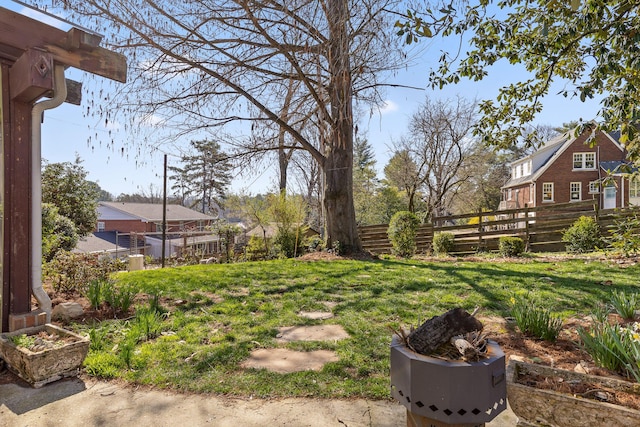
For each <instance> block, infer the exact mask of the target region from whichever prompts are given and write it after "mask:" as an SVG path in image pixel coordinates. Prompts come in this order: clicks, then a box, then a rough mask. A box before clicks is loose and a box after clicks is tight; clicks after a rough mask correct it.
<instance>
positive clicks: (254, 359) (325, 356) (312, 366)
mask: <svg viewBox="0 0 640 427" xmlns="http://www.w3.org/2000/svg"><path fill="white" fill-rule="evenodd" d="M338 360H339V359H338V356H337V355H336V354H335V353H334V352H333V351H329V350H316V351H293V350H287V349H285V348H272V349H258V350H254V351H252V352H251V356H250V357H249V359H247V360H245V361H244V362H242V364H241V366H242V367H243V368H256V369H261V368H264V369H268V370H269V371H272V372H277V373H280V374H286V373H289V372H299V371H309V370H311V371H319V370H321V369H322V367H323V366H324V364H325V363H328V362H337V361H338Z"/></svg>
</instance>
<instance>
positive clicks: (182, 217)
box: [98, 202, 217, 222]
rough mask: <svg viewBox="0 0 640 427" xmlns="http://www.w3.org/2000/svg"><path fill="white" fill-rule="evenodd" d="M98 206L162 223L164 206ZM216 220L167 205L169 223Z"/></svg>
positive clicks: (200, 213) (113, 204)
mask: <svg viewBox="0 0 640 427" xmlns="http://www.w3.org/2000/svg"><path fill="white" fill-rule="evenodd" d="M98 205H99V206H104V207H107V208H111V209H115V210H117V211H120V212H123V213H125V214H128V215H132V216H134V217H136V218H139V219H140V220H142V221H144V222H162V208H163V205H161V204H159V203H158V204H154V203H124V202H99V203H98ZM215 219H217V218H216V217H213V216H211V215H207V214H203V213H202V212H198V211H194V210H193V209H189V208H185V207H184V206H181V205H175V204H168V205H167V221H212V220H215Z"/></svg>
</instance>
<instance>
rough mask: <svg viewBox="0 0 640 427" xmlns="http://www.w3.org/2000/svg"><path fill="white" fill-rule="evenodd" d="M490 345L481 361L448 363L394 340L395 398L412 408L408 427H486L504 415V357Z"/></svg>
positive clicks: (392, 392)
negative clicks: (497, 417)
mask: <svg viewBox="0 0 640 427" xmlns="http://www.w3.org/2000/svg"><path fill="white" fill-rule="evenodd" d="M487 346H488V347H487V357H485V358H482V359H479V360H478V361H477V362H465V361H463V360H445V359H440V358H435V357H430V356H423V355H421V354H418V353H416V352H414V351H412V350H410V349H409V348H408V347H407V346H406V345H405V344H404V343H403V342H402V340H401V339H400V338H399V337H398V336H394V337H393V340H392V342H391V394H392V396H393V397H394V398H395V399H396V400H398V401H399V402H400V403H401V404H402V405H404V406H405V407H406V408H407V425H408V426H422V425H428V426H433V427H439V426H447V425H449V426H450V425H456V426H483V425H484V423H486V422H489V421H491V420H492V419H494V418H495V417H496V416H497V415H498V414H499V413H501V412H502V411H504V410H505V409H506V407H507V382H506V380H505V357H504V353H503V352H502V350H501V349H500V346H498V344H497V343H495V342H493V341H488V343H487ZM425 419H426V420H425ZM417 420H419V421H417Z"/></svg>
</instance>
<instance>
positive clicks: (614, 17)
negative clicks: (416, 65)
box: [404, 0, 640, 160]
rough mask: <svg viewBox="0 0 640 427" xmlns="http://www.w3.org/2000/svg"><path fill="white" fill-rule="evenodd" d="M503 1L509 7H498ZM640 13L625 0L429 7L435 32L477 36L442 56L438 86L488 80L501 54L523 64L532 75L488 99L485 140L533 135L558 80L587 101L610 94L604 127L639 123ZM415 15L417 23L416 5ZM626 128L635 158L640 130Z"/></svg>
mask: <svg viewBox="0 0 640 427" xmlns="http://www.w3.org/2000/svg"><path fill="white" fill-rule="evenodd" d="M496 6H497V7H498V8H500V9H503V11H501V12H500V13H496ZM639 12H640V4H638V3H637V2H627V1H624V0H616V1H604V0H593V1H589V2H584V1H580V0H572V1H571V2H562V1H550V2H525V1H523V0H505V1H500V2H497V3H496V2H492V1H488V0H487V1H481V2H479V3H478V4H475V5H473V6H467V7H466V8H465V9H460V10H455V9H453V8H452V7H448V8H445V9H444V10H440V11H437V12H436V13H433V14H432V13H430V11H425V12H424V16H427V17H429V19H430V22H431V23H432V25H431V28H433V29H437V31H434V32H433V33H434V35H442V36H445V37H446V36H454V37H462V36H463V35H468V36H470V38H469V39H468V44H469V47H470V48H469V49H468V51H467V52H466V54H464V55H463V56H462V57H460V58H458V57H457V54H458V53H461V52H446V53H444V54H443V55H442V56H441V57H440V59H439V64H438V66H437V68H436V69H434V70H433V71H432V72H431V74H430V82H431V86H432V87H434V88H435V87H438V88H442V87H444V86H445V85H448V84H455V83H457V82H458V81H459V80H460V79H461V78H468V79H470V80H475V81H477V80H480V79H482V78H483V77H484V76H485V75H486V74H487V72H489V68H490V67H491V65H493V64H495V63H496V62H498V61H499V60H501V59H506V60H507V61H508V62H509V63H510V64H514V65H517V64H520V65H522V66H523V67H524V68H525V69H526V70H527V71H528V72H529V73H530V74H528V75H525V77H524V80H523V81H521V82H519V83H517V84H512V85H509V86H505V87H503V88H502V89H501V90H500V92H499V94H498V96H497V99H496V100H495V101H486V103H484V106H485V108H484V110H483V117H482V119H481V121H480V122H479V123H478V126H477V127H476V129H475V134H476V135H478V136H479V137H481V139H483V140H486V141H491V142H492V144H495V145H498V146H502V147H505V146H510V145H513V144H514V143H516V142H517V140H518V139H519V138H521V137H522V136H523V135H524V134H526V129H525V128H526V126H527V125H528V124H529V122H530V121H531V120H533V119H534V118H535V116H536V114H537V113H539V112H540V110H541V108H542V106H541V105H540V100H541V98H543V97H544V96H546V95H549V89H550V87H551V84H552V83H553V82H554V81H556V80H558V79H565V80H567V81H568V82H567V84H566V89H564V90H563V91H562V92H561V94H562V95H564V96H569V95H575V96H576V99H579V100H580V101H581V102H585V101H587V100H589V99H592V98H595V97H598V96H604V101H603V108H602V110H601V111H600V114H599V115H600V116H602V118H603V119H604V120H605V123H603V124H602V126H603V130H618V129H620V128H621V127H623V126H624V127H626V129H635V128H636V126H635V125H637V124H638V116H639V114H638V108H637V107H636V102H635V100H637V99H640V64H639V62H640V60H638V58H639V57H640V43H638V40H639V39H640V31H638V30H637V29H638V28H640V13H639ZM421 16H423V15H421ZM424 16H423V21H424V19H425V18H424ZM409 20H410V21H411V22H412V23H416V13H415V11H414V13H413V14H411V15H409ZM435 23H437V25H436V24H435ZM404 25H405V26H406V27H407V28H412V27H411V25H409V24H407V23H405V24H404ZM413 34H414V35H416V34H417V33H415V32H413ZM466 41H467V39H466V38H465V42H466ZM451 58H457V59H455V60H454V59H451ZM586 119H592V118H586ZM623 135H625V136H624V137H623V139H622V141H623V142H624V144H625V146H626V148H627V149H628V151H629V155H630V158H631V159H632V160H638V159H640V147H639V146H640V137H639V136H638V135H637V133H636V132H634V131H629V132H623Z"/></svg>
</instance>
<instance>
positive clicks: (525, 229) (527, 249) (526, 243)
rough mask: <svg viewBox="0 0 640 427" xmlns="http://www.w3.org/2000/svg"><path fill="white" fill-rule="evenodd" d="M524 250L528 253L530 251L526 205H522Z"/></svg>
mask: <svg viewBox="0 0 640 427" xmlns="http://www.w3.org/2000/svg"><path fill="white" fill-rule="evenodd" d="M524 233H525V234H524V235H525V240H524V250H525V251H526V252H529V250H530V249H531V240H530V239H531V235H530V234H529V205H528V204H527V203H525V204H524Z"/></svg>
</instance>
